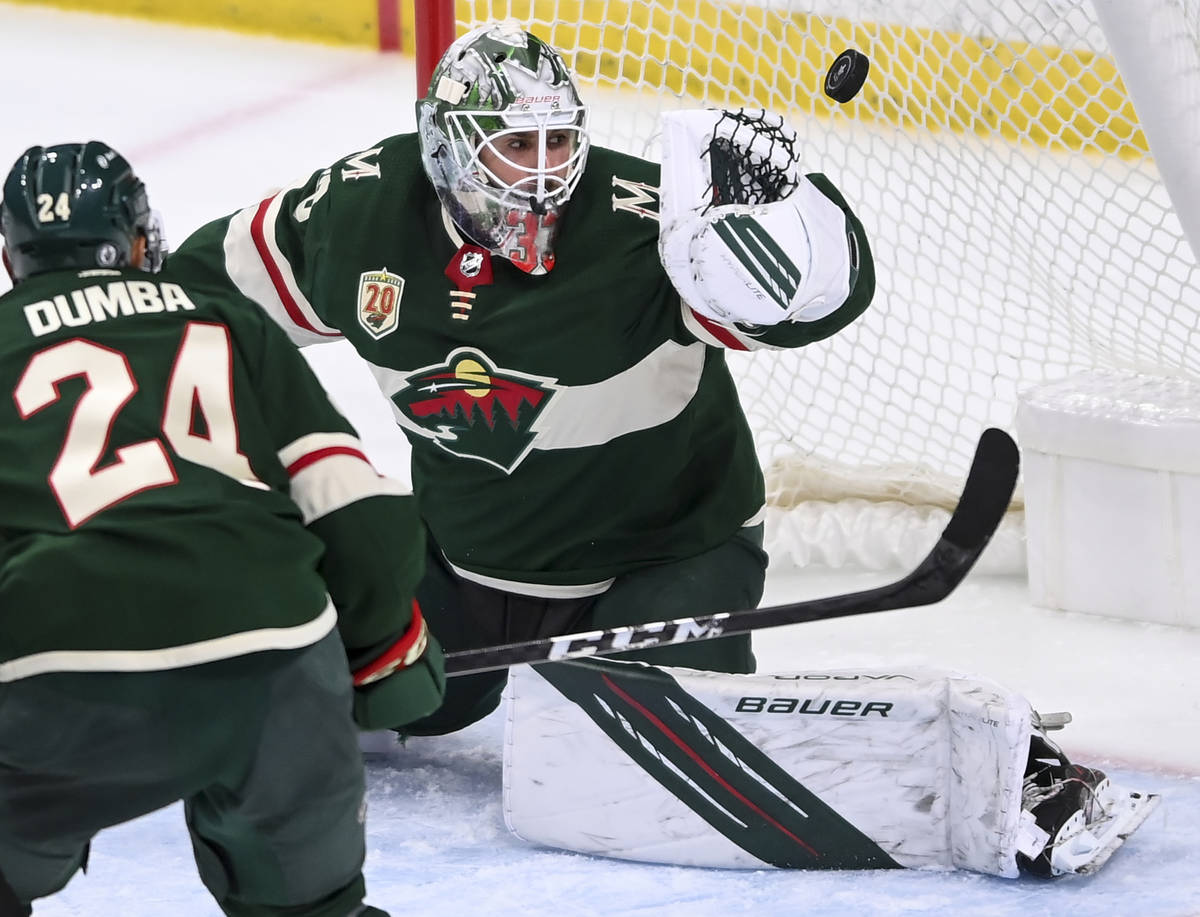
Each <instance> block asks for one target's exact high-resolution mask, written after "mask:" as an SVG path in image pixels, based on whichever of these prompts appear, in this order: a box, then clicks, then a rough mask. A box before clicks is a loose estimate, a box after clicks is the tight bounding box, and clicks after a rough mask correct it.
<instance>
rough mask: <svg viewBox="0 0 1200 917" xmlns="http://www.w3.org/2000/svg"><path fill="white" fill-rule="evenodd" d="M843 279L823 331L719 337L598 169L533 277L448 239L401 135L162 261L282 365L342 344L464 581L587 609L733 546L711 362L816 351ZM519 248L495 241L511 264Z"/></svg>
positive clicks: (753, 492) (749, 475)
mask: <svg viewBox="0 0 1200 917" xmlns="http://www.w3.org/2000/svg"><path fill="white" fill-rule="evenodd" d="M812 178H813V180H814V182H816V183H817V184H818V187H820V188H821V190H822V191H823V192H824V193H826V194H827V196H829V197H830V198H831V199H833V200H834V201H835V202H837V203H838V204H839V206H841V207H842V208H843V209H845V210H846V211H847V214H848V216H849V219H850V225H851V226H852V227H853V228H854V231H856V232H857V233H858V234H859V237H860V238H859V250H860V265H859V270H858V273H857V278H856V281H855V284H854V287H853V289H852V291H851V294H850V297H849V299H848V300H847V301H846V302H845V303H844V304H843V305H842V306H841V307H840V308H839V309H838V310H836V311H835V312H834V313H833V314H831V315H829V316H828V317H826V318H825V319H822V320H820V321H816V322H810V323H805V324H799V323H796V324H786V325H781V326H776V327H772V328H769V329H749V330H748V329H744V328H737V327H724V326H720V325H716V324H714V323H713V322H711V321H708V320H707V319H704V318H702V317H700V316H698V315H696V314H695V313H693V312H692V311H691V310H690V309H688V308H687V307H686V306H685V305H684V304H683V303H681V301H680V298H679V296H678V294H677V293H676V292H675V290H674V289H673V288H672V287H671V285H670V282H669V281H668V279H667V276H666V274H665V272H664V270H663V268H662V266H661V264H660V261H659V257H658V250H657V238H658V225H657V207H658V195H657V184H658V167H657V166H656V165H653V164H651V163H648V162H645V161H643V160H640V159H636V158H633V157H629V156H625V155H622V154H619V153H616V152H613V151H610V150H606V149H603V148H595V147H594V148H593V149H592V151H591V153H590V154H589V159H588V164H587V169H586V172H585V174H584V176H583V178H582V179H581V181H580V183H579V185H578V187H577V188H576V190H575V191H574V193H573V194H572V197H571V200H570V203H569V204H568V205H567V207H566V210H565V213H564V215H563V217H562V219H561V222H560V226H559V232H558V236H557V240H556V243H555V248H554V267H553V270H551V271H550V272H549V273H548V274H545V275H542V276H532V275H530V274H527V273H525V272H523V271H521V270H519V269H518V268H517V267H516V266H514V264H513V263H511V262H510V261H509V260H508V259H505V258H500V257H493V256H492V255H490V254H489V253H488V252H487V251H485V250H484V249H482V248H480V247H479V246H477V245H474V244H472V243H471V242H470V240H468V239H464V238H462V237H461V236H460V235H459V233H458V231H457V230H456V228H455V226H454V225H453V224H452V223H451V222H450V220H449V219H448V217H447V216H446V214H445V213H444V211H443V210H442V208H441V206H440V204H439V201H438V198H437V196H436V194H435V192H434V189H433V187H432V185H431V184H430V182H429V181H428V180H427V178H426V176H425V174H424V172H423V170H422V167H421V162H420V155H419V150H418V145H417V138H416V136H415V135H411V134H407V135H400V136H395V137H391V138H388V139H385V140H383V141H381V142H380V143H379V144H378V145H377V146H375V147H373V148H372V149H369V150H364V151H362V152H359V153H355V154H353V155H351V156H347V157H345V158H344V159H342V160H340V161H339V162H337V163H335V164H334V165H333V166H332V167H330V168H328V169H325V170H323V171H320V172H317V173H315V174H314V175H312V176H311V177H309V178H308V179H307V180H305V181H302V182H300V183H298V184H296V185H294V186H292V187H290V188H287V189H284V190H283V191H280V192H279V193H277V194H275V195H273V196H272V197H270V198H267V199H266V200H264V201H262V202H261V203H259V204H257V205H256V206H253V207H249V208H247V209H245V210H243V211H241V212H239V213H236V214H234V215H232V216H230V217H227V218H224V219H221V220H218V221H216V222H214V223H211V224H209V225H208V226H205V227H203V228H202V229H200V230H199V231H197V232H196V233H195V234H194V235H193V236H192V237H191V238H189V239H188V240H187V241H185V242H184V244H183V245H182V246H181V247H180V249H179V251H178V252H176V253H175V254H173V255H172V256H171V259H172V263H175V262H177V261H178V262H187V261H192V260H196V261H199V262H201V263H203V264H206V265H208V266H214V265H218V264H220V265H223V266H224V268H225V270H226V271H227V272H228V274H229V276H230V277H231V278H232V279H233V280H234V281H235V282H236V283H237V285H238V287H239V288H240V289H241V290H242V292H244V293H245V294H246V295H247V296H248V297H249V298H251V299H253V300H254V301H256V302H257V303H258V304H259V305H260V306H261V307H262V308H263V309H265V310H266V311H267V312H268V313H269V314H270V315H271V316H272V317H273V318H275V320H276V321H277V322H278V323H279V324H280V325H281V326H282V327H283V328H284V330H285V331H287V332H288V334H289V335H290V337H291V338H292V340H293V341H294V342H295V343H296V344H298V345H306V344H314V343H318V342H321V341H329V340H334V339H338V338H343V337H344V338H346V339H348V340H349V341H350V343H351V344H352V345H353V346H354V348H355V349H356V350H357V352H358V353H359V354H360V355H361V356H362V357H363V358H364V359H365V360H366V361H367V363H368V364H369V366H370V368H371V370H372V372H373V374H374V376H375V379H376V381H377V382H378V384H379V386H380V388H381V389H382V391H383V392H384V394H385V395H386V396H387V397H388V398H389V399H390V400H391V404H392V412H393V416H394V417H395V420H396V422H397V423H398V424H399V425H400V426H401V427H402V428H403V429H404V431H405V433H406V434H407V437H408V439H409V441H410V442H411V444H412V474H413V485H414V488H415V491H416V494H417V498H418V503H419V506H420V511H421V514H422V517H423V518H424V520H425V521H426V523H427V525H428V526H429V529H430V532H431V533H432V536H433V538H434V539H435V540H436V542H437V544H438V546H439V547H440V548H441V550H442V551H443V552H444V554H445V556H446V558H447V559H448V560H449V562H450V563H451V564H452V565H454V566H455V567H456V569H458V571H459V572H460V573H462V574H463V575H465V576H467V577H468V578H471V579H473V580H475V581H478V582H482V583H485V584H489V585H494V586H498V587H500V588H504V589H509V590H511V591H518V592H527V593H532V594H541V595H571V594H576V595H578V594H589V593H594V592H598V591H601V590H603V589H604V588H606V585H607V583H609V582H611V580H612V578H613V577H615V576H617V575H619V574H621V573H623V572H626V571H629V570H632V569H636V568H638V567H642V566H646V565H650V564H658V563H665V562H671V561H673V560H676V559H679V558H683V557H689V556H693V555H695V554H698V553H700V552H703V551H705V550H708V549H709V548H712V547H714V546H715V545H717V544H719V543H721V542H723V541H724V540H726V539H728V538H729V537H730V536H731V535H732V534H733V533H734V532H736V531H737V530H738V528H739V527H740V526H743V525H745V524H747V523H748V522H750V521H752V520H754V519H755V518H756V516H757V515H758V514H759V513H760V511H761V509H762V506H763V499H764V496H763V490H764V488H763V481H762V475H761V472H760V470H759V467H758V461H757V456H756V454H755V449H754V445H753V441H752V436H751V433H750V430H749V428H748V426H747V423H746V420H745V417H744V415H743V413H742V410H741V407H740V404H739V402H738V396H737V392H736V390H735V387H734V384H733V381H732V378H731V376H730V374H729V372H728V369H727V367H726V364H725V358H724V350H725V349H726V348H737V349H750V348H754V347H763V346H768V347H793V346H799V345H802V344H806V343H808V342H810V341H813V340H817V339H819V338H823V337H827V336H828V335H830V334H833V333H834V332H836V331H837V330H838V329H840V328H842V327H843V326H844V325H846V324H847V323H848V322H850V321H852V320H853V319H854V318H855V317H857V316H858V315H859V314H860V313H861V312H862V311H863V310H864V309H865V308H866V307H867V305H868V303H869V302H870V299H871V296H872V293H873V288H874V275H873V271H872V267H871V261H870V253H869V249H868V247H867V245H866V237H865V234H864V233H863V232H862V227H861V224H860V223H859V222H858V220H857V219H856V218H854V217H853V215H852V214H850V212H849V209H848V208H846V206H845V202H844V201H843V200H842V198H841V196H840V195H839V194H838V192H837V191H836V190H834V189H833V187H832V186H831V185H830V184H829V182H828V181H826V180H825V179H824V178H823V177H822V176H819V175H818V176H812ZM524 231H525V226H524V225H523V224H521V223H520V222H519V221H517V222H515V223H514V229H513V234H512V236H511V246H512V252H513V254H514V258H517V259H518V260H519V256H520V254H521V247H522V234H523V233H524Z"/></svg>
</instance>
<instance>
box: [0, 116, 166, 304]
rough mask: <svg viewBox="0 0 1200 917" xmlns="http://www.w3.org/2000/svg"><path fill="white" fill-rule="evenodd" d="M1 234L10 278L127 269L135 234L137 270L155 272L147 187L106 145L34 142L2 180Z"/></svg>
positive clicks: (154, 231) (157, 250)
mask: <svg viewBox="0 0 1200 917" xmlns="http://www.w3.org/2000/svg"><path fill="white" fill-rule="evenodd" d="M0 234H2V235H3V236H4V252H5V255H6V256H7V258H8V262H9V265H10V269H11V271H12V275H13V280H14V281H21V280H24V279H25V278H26V277H29V276H30V275H32V274H40V273H43V272H45V271H62V270H87V269H89V268H117V267H125V266H127V265H128V264H129V262H130V257H131V253H132V251H133V245H134V242H135V241H136V239H137V238H138V236H145V237H146V258H145V260H144V261H143V263H142V267H143V268H144V269H145V270H148V271H156V270H158V268H159V267H160V266H161V265H162V258H163V250H164V246H163V243H162V233H161V230H160V227H159V223H158V219H157V216H156V215H155V214H154V213H153V212H152V211H151V210H150V204H149V201H148V200H147V198H146V187H145V185H143V184H142V182H141V180H140V179H139V178H138V177H137V176H136V175H134V174H133V169H132V168H131V167H130V165H129V163H128V162H126V161H125V159H124V157H122V156H121V155H120V154H118V153H116V152H115V151H114V150H112V149H111V148H110V147H109V146H107V145H106V144H103V143H100V142H98V141H95V140H91V141H88V142H87V143H65V144H62V145H61V146H52V147H40V146H33V147H30V148H29V149H27V150H26V151H25V152H24V153H22V154H21V157H20V159H18V160H17V161H16V163H15V164H14V165H13V167H12V171H10V172H9V173H8V178H7V179H5V181H4V199H3V201H0Z"/></svg>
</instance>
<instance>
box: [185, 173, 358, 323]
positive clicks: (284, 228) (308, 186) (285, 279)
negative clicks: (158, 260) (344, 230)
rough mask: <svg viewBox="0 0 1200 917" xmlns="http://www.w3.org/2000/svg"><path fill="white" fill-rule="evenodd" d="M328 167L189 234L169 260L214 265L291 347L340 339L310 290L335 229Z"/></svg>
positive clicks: (315, 282)
mask: <svg viewBox="0 0 1200 917" xmlns="http://www.w3.org/2000/svg"><path fill="white" fill-rule="evenodd" d="M330 174H331V173H330V170H329V169H325V170H322V171H320V172H315V173H313V174H312V175H311V176H309V177H308V178H307V179H305V180H304V181H300V182H296V183H295V184H293V185H291V186H289V187H287V188H284V189H282V190H280V191H277V192H276V193H274V194H272V195H270V196H269V197H266V198H264V199H263V200H261V201H259V202H258V203H256V204H253V205H251V206H249V207H246V208H245V209H243V210H239V211H237V212H236V213H234V214H232V215H231V216H228V217H224V218H222V219H219V220H215V221H213V222H211V223H209V224H207V225H206V226H203V227H201V228H200V229H199V230H197V231H196V232H195V233H193V234H192V235H191V236H189V237H188V238H187V239H186V240H185V241H184V243H183V244H182V245H181V246H180V247H179V249H178V250H177V251H175V252H173V253H172V254H171V255H170V256H169V260H170V263H171V264H173V265H174V264H187V265H192V264H197V263H198V264H201V265H204V266H208V267H210V268H211V267H213V266H215V265H221V266H222V267H223V269H224V271H225V273H226V274H227V275H228V277H229V279H230V280H231V281H232V282H233V283H234V285H235V286H236V287H237V288H238V290H239V291H240V292H241V293H242V294H243V295H244V296H246V297H247V298H248V299H250V300H252V301H253V302H255V303H257V304H258V306H259V307H260V308H262V310H263V311H264V312H266V313H267V314H268V315H269V316H270V317H271V318H272V319H274V320H275V323H276V324H278V325H279V326H280V327H281V328H282V329H283V330H284V331H285V332H286V333H287V336H288V337H289V338H290V339H291V341H292V343H293V344H295V345H297V346H303V345H306V344H320V343H324V342H328V341H334V340H337V339H338V338H340V337H341V332H340V331H339V330H338V329H337V328H336V327H334V326H333V325H332V324H331V323H330V322H329V321H328V319H327V318H326V316H325V315H324V314H323V313H322V309H321V308H320V306H319V305H317V304H315V303H318V302H319V300H320V297H318V296H316V295H314V289H315V286H316V284H317V283H318V281H319V276H320V271H321V268H322V265H321V258H322V253H323V251H324V249H325V247H326V245H327V243H328V237H329V234H330V233H332V232H334V229H333V227H332V226H330V225H329V224H330V223H331V222H332V220H333V217H332V214H331V211H330V206H329V196H328V191H329V183H330Z"/></svg>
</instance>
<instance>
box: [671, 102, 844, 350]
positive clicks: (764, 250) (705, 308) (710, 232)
mask: <svg viewBox="0 0 1200 917" xmlns="http://www.w3.org/2000/svg"><path fill="white" fill-rule="evenodd" d="M755 125H760V126H762V127H763V129H762V130H761V131H760V130H759V129H758V128H756V127H755ZM768 134H769V137H768ZM781 137H782V138H783V140H784V141H786V142H782V143H781V142H780V140H779V138H781ZM794 141H795V134H794V133H793V132H791V131H790V129H788V128H786V126H785V125H783V123H782V120H781V119H779V118H778V117H777V116H774V115H771V114H770V113H767V112H758V113H753V116H752V117H746V116H743V117H741V118H737V119H733V118H729V117H727V115H726V113H725V112H721V111H681V112H670V113H667V114H665V115H663V141H662V143H663V165H662V189H661V195H662V204H661V214H662V216H661V221H660V229H659V256H660V258H661V260H662V263H663V267H664V269H665V270H666V272H667V276H668V277H669V278H670V279H671V282H672V284H673V285H674V286H675V288H676V289H677V290H678V291H679V294H680V296H681V297H682V298H683V300H684V301H685V302H686V303H687V304H688V305H689V306H690V307H691V308H692V309H694V310H695V311H696V312H697V313H698V314H700V315H702V316H705V317H707V318H710V319H713V320H715V321H717V322H722V323H726V324H733V323H749V324H753V325H761V326H772V325H776V324H779V323H781V322H813V321H819V320H820V319H823V318H825V317H827V316H829V315H830V314H831V313H833V312H834V311H836V310H837V309H838V308H839V307H840V306H841V305H842V304H843V303H844V302H845V301H846V299H847V297H848V296H849V294H850V289H851V286H852V273H853V251H852V232H851V227H850V224H849V221H848V219H847V216H846V214H845V213H844V212H843V210H842V209H841V207H839V206H838V204H837V203H835V202H834V201H832V200H830V199H829V198H828V197H827V196H825V195H824V194H822V193H821V191H820V190H819V189H818V188H817V187H816V186H815V185H814V184H813V183H812V182H811V181H809V180H808V179H807V178H806V177H805V176H804V175H803V174H802V173H801V172H800V171H799V167H798V163H797V162H796V161H795V159H794V157H793V156H792V154H791V152H790V151H791V150H792V149H793V148H794ZM721 142H724V143H726V144H732V145H733V147H734V154H735V157H737V158H739V159H741V160H742V161H745V162H747V163H749V166H748V168H750V169H755V170H760V171H763V172H765V173H767V174H768V175H770V176H772V179H771V181H769V182H767V183H766V184H769V185H772V186H774V187H778V188H781V189H783V190H781V191H780V192H779V197H778V198H777V199H771V198H770V196H769V195H759V197H760V198H761V199H760V200H758V201H749V202H738V203H720V201H723V200H726V199H728V198H729V197H731V195H730V193H729V191H728V189H722V188H720V187H718V186H717V184H718V183H717V181H716V180H715V179H714V171H713V165H712V162H711V160H712V151H713V148H714V145H715V144H718V143H721ZM789 189H790V190H789ZM739 196H743V197H744V196H745V195H738V194H733V195H732V197H734V198H735V199H736V198H737V197H739ZM752 196H753V195H752Z"/></svg>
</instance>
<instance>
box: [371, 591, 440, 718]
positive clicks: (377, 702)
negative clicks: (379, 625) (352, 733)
mask: <svg viewBox="0 0 1200 917" xmlns="http://www.w3.org/2000/svg"><path fill="white" fill-rule="evenodd" d="M412 609H413V610H412V621H411V622H409V625H408V627H407V628H406V629H405V631H404V632H403V633H402V634H400V636H399V637H398V638H397V639H395V640H392V641H389V642H387V643H385V644H384V646H383V647H373V648H371V649H368V650H359V651H357V652H355V651H351V650H350V649H347V654H348V656H349V658H350V664H351V671H353V673H354V721H355V722H356V723H357V724H358V727H359V728H360V729H363V730H373V729H398V728H400V727H401V726H405V725H407V724H408V723H411V722H413V720H419V719H420V718H421V717H423V716H427V715H429V714H430V713H433V711H434V710H436V709H437V708H438V707H440V706H441V703H442V697H443V695H444V694H445V692H446V672H445V666H444V664H443V661H442V648H441V646H440V645H439V644H438V642H437V639H436V638H435V637H434V636H433V634H431V633H430V632H429V628H428V627H426V625H425V618H424V617H423V616H422V615H421V608H420V606H419V605H418V604H417V601H416V599H413V603H412ZM363 660H369V661H366V662H364V661H363Z"/></svg>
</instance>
